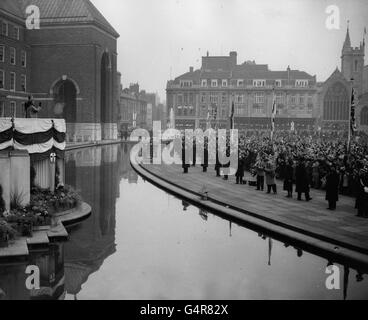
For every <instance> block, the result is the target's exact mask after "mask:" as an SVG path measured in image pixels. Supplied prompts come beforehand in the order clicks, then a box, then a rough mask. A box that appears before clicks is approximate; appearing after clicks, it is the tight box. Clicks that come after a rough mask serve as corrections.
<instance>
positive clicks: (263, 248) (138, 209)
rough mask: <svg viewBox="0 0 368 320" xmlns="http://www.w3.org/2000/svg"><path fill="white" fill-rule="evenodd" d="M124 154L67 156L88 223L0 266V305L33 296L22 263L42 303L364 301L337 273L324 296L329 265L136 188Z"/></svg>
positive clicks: (357, 283) (296, 247) (112, 149)
mask: <svg viewBox="0 0 368 320" xmlns="http://www.w3.org/2000/svg"><path fill="white" fill-rule="evenodd" d="M130 148H131V147H130V146H129V145H128V144H123V145H122V146H120V145H112V146H104V147H94V148H88V149H81V150H76V151H70V152H68V153H67V159H66V160H67V161H66V167H67V170H66V183H67V184H70V185H72V186H74V187H75V188H76V189H77V190H80V192H81V193H82V196H83V199H84V200H85V201H86V202H88V203H89V204H91V205H92V208H93V212H92V216H91V217H90V218H89V219H88V220H87V221H85V222H83V223H82V224H80V225H78V226H76V227H73V228H72V229H70V230H68V231H69V233H70V240H69V241H68V242H66V243H65V244H64V245H59V246H57V247H56V248H54V249H52V250H50V252H45V253H42V254H41V253H39V252H37V253H36V254H35V255H33V254H32V255H31V258H30V260H31V261H29V262H28V261H27V263H12V264H0V299H1V295H2V291H3V292H4V294H5V295H6V296H5V298H6V299H30V298H31V299H36V298H39V297H40V294H38V296H37V295H36V294H35V293H34V292H31V293H30V292H28V291H27V290H26V289H25V285H24V283H25V278H26V275H25V268H26V265H28V264H29V263H33V264H36V265H38V266H39V267H40V269H41V270H42V271H41V273H42V285H43V287H44V288H45V289H44V290H43V294H42V295H41V296H42V298H58V297H61V298H62V297H63V296H64V292H65V291H66V292H67V294H66V298H67V299H224V298H226V299H249V298H252V299H270V298H273V299H287V298H295V299H326V298H328V299H347V298H350V299H357V298H367V297H368V288H367V279H364V278H363V272H362V271H354V270H352V269H351V268H350V266H349V265H347V264H346V263H345V264H342V266H340V270H341V273H342V277H341V282H342V286H341V287H342V290H340V291H339V290H332V291H331V290H327V289H326V287H325V280H326V278H327V276H328V275H327V274H326V273H325V268H326V263H328V265H330V264H333V263H335V261H330V260H331V259H329V258H322V257H319V256H316V255H313V254H310V253H309V252H308V249H306V248H304V247H303V248H301V247H300V244H295V243H286V242H285V241H282V242H280V241H279V240H276V239H273V238H272V237H270V235H268V234H265V233H264V231H261V232H260V231H259V230H257V231H256V232H255V231H251V230H249V229H247V228H245V226H241V225H239V224H238V222H237V221H233V220H225V219H223V218H220V217H218V216H216V215H214V214H212V213H210V212H207V211H205V210H203V209H201V208H197V207H195V206H192V205H191V204H190V203H189V202H187V201H184V200H178V199H177V198H175V197H173V196H171V195H168V194H167V193H165V192H163V191H161V190H159V189H157V188H156V187H154V186H153V185H151V184H149V183H145V182H144V181H143V179H141V178H140V177H138V175H137V174H136V173H135V171H133V170H132V168H131V166H130V164H129V152H130ZM183 211H184V212H186V214H178V213H180V212H183ZM257 234H258V236H257ZM262 240H264V241H262ZM63 246H64V249H63ZM63 250H64V254H62V253H63ZM303 250H304V252H303ZM64 274H65V277H64Z"/></svg>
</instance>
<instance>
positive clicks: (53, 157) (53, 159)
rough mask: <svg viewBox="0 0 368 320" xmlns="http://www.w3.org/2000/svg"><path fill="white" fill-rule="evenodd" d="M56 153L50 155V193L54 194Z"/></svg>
mask: <svg viewBox="0 0 368 320" xmlns="http://www.w3.org/2000/svg"><path fill="white" fill-rule="evenodd" d="M55 169H56V153H51V154H50V191H51V193H54V192H55V172H56V170H55Z"/></svg>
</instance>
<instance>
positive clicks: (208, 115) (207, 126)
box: [206, 111, 211, 130]
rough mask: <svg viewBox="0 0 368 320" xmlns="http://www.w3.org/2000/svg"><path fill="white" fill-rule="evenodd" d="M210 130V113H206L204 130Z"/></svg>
mask: <svg viewBox="0 0 368 320" xmlns="http://www.w3.org/2000/svg"><path fill="white" fill-rule="evenodd" d="M208 129H211V115H210V112H209V111H208V112H207V121H206V130H208Z"/></svg>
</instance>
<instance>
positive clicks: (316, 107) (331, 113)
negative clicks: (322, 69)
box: [166, 29, 368, 134]
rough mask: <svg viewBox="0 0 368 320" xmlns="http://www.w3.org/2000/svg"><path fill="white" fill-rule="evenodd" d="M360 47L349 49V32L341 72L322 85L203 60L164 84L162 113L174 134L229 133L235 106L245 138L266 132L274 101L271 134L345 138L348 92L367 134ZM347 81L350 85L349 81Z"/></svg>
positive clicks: (288, 73) (366, 83) (367, 70)
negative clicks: (171, 117) (220, 130)
mask: <svg viewBox="0 0 368 320" xmlns="http://www.w3.org/2000/svg"><path fill="white" fill-rule="evenodd" d="M364 51H365V41H364V40H363V42H361V43H360V45H359V47H352V46H351V41H350V34H349V29H348V30H347V33H346V38H345V41H344V44H343V49H342V55H341V71H340V70H339V69H338V68H337V69H336V70H335V71H334V72H333V73H332V74H331V76H330V77H329V78H328V79H327V80H326V81H325V82H317V79H316V76H312V75H310V74H308V73H307V72H305V71H299V70H292V69H290V67H288V68H287V69H286V70H284V71H272V70H270V69H269V68H268V65H262V64H256V63H255V62H254V61H246V62H244V63H242V64H238V62H237V53H236V52H230V54H229V56H209V54H208V53H207V56H205V57H202V66H201V68H200V69H198V70H194V68H193V67H190V69H189V72H187V73H185V74H183V75H181V76H179V77H177V78H176V79H175V80H172V81H168V83H167V88H166V92H167V112H168V114H170V110H171V109H173V110H174V114H175V127H176V128H177V129H181V130H182V129H194V128H202V129H205V128H206V126H207V125H208V123H210V125H211V127H212V128H215V127H217V128H228V127H229V116H230V113H231V106H232V104H233V103H234V106H235V121H234V122H235V128H237V129H239V130H244V131H248V132H254V131H258V132H262V131H267V130H270V127H271V121H270V117H271V112H272V104H273V101H274V99H276V104H277V116H276V121H275V125H276V130H290V129H291V127H293V128H294V129H295V130H296V131H298V132H300V131H309V132H310V131H319V130H321V131H326V132H336V133H339V134H342V133H345V134H347V132H348V131H347V130H348V126H349V116H350V103H351V92H352V86H353V87H354V89H355V91H356V97H357V101H358V106H357V108H356V124H357V128H358V130H361V131H366V132H368V66H364ZM351 79H353V80H352V81H351Z"/></svg>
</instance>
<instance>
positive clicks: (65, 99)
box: [52, 79, 78, 124]
mask: <svg viewBox="0 0 368 320" xmlns="http://www.w3.org/2000/svg"><path fill="white" fill-rule="evenodd" d="M52 92H53V95H54V105H55V107H54V113H55V115H57V116H60V117H61V118H64V119H65V121H66V123H67V124H71V123H76V122H77V92H78V90H77V87H76V86H75V84H74V82H73V81H71V80H69V79H66V80H59V81H58V82H57V83H56V84H55V85H54V87H53V89H52Z"/></svg>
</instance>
